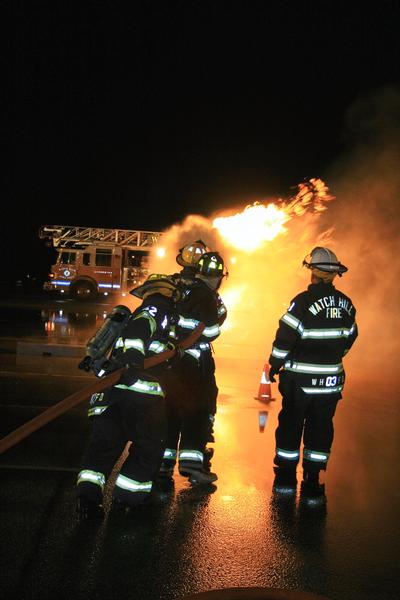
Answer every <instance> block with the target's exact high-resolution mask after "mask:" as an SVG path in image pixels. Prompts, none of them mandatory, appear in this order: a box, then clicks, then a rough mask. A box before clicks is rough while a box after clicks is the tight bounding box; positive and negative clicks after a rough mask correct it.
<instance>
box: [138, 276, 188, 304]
mask: <svg viewBox="0 0 400 600" xmlns="http://www.w3.org/2000/svg"><path fill="white" fill-rule="evenodd" d="M129 293H130V294H132V296H135V297H136V298H141V299H142V300H144V299H145V298H147V296H151V295H153V294H162V295H163V296H166V297H167V298H172V299H173V300H174V301H176V302H177V301H178V300H180V298H181V296H182V290H181V288H180V286H179V285H178V284H177V283H176V282H175V281H173V279H171V277H169V276H168V275H162V274H159V273H153V274H152V275H149V276H148V278H147V279H146V281H145V282H144V283H142V285H139V286H138V287H136V288H134V289H133V290H131V291H130V292H129Z"/></svg>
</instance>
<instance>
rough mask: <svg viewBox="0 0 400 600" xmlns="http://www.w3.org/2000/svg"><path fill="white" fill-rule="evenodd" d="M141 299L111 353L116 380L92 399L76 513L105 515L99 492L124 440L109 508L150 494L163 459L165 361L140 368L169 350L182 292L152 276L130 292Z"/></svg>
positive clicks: (131, 504)
mask: <svg viewBox="0 0 400 600" xmlns="http://www.w3.org/2000/svg"><path fill="white" fill-rule="evenodd" d="M131 294H133V295H134V296H137V297H139V298H141V299H142V300H143V302H142V304H141V306H140V307H139V308H137V309H136V310H135V311H134V312H133V313H132V315H131V316H130V318H129V320H128V322H127V325H126V326H125V328H124V329H123V331H122V333H121V334H120V337H119V338H118V339H117V340H116V342H115V345H114V349H113V351H112V354H111V357H112V358H111V360H110V363H111V364H110V367H109V369H108V370H105V373H104V374H106V375H107V374H108V373H110V372H112V371H113V370H115V369H119V368H121V367H125V371H124V372H123V374H122V376H121V378H120V380H119V381H118V383H117V384H115V385H114V386H112V387H111V388H108V389H106V391H105V392H104V393H100V394H94V395H93V396H92V398H91V401H90V405H89V411H88V415H89V418H90V420H91V422H92V434H91V438H90V440H89V446H88V449H87V450H86V452H85V454H84V456H83V458H82V462H81V469H80V472H79V474H78V480H77V511H78V518H80V519H86V518H92V517H101V516H102V515H103V507H102V504H103V491H104V487H105V485H106V483H107V480H108V478H109V476H110V474H111V471H112V469H113V468H114V465H115V464H116V462H117V461H118V459H119V458H120V457H121V455H122V453H123V452H124V450H125V447H126V445H127V443H128V442H132V443H131V445H130V446H129V447H128V449H127V456H126V459H125V461H124V462H123V464H122V466H121V468H120V471H119V473H118V476H117V479H116V482H115V486H114V489H113V510H116V511H120V510H124V511H125V509H129V508H131V507H134V506H136V505H138V504H141V503H143V502H144V501H145V500H147V499H148V498H149V494H150V492H151V489H152V485H153V480H154V478H155V476H156V474H157V472H158V469H159V467H160V464H161V460H162V456H163V450H164V447H165V435H166V412H165V391H164V388H163V385H162V373H163V371H164V370H165V369H166V368H168V364H167V363H166V362H164V363H161V364H160V365H158V366H156V367H152V368H150V369H146V370H144V369H143V363H144V359H145V358H148V357H151V356H154V354H158V353H160V352H163V351H164V350H166V349H168V347H169V340H170V331H171V326H172V324H173V323H174V322H175V318H176V312H175V311H176V302H177V301H178V300H179V298H180V291H179V288H178V286H177V285H176V283H175V282H173V281H172V280H170V279H169V278H168V277H167V276H164V275H150V276H149V278H148V279H147V281H146V282H145V283H144V284H142V285H141V286H139V287H138V288H135V289H134V290H132V291H131Z"/></svg>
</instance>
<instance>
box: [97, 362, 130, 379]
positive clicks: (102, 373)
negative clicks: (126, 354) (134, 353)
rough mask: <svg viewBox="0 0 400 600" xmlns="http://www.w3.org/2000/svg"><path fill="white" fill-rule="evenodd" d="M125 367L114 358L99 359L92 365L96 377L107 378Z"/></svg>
mask: <svg viewBox="0 0 400 600" xmlns="http://www.w3.org/2000/svg"><path fill="white" fill-rule="evenodd" d="M123 367H124V365H123V364H121V363H120V362H119V361H118V360H115V359H113V358H111V359H104V358H99V359H98V360H94V361H93V362H92V365H91V370H92V371H93V373H94V374H95V375H96V377H106V376H107V375H110V374H111V373H114V371H118V369H122V368H123Z"/></svg>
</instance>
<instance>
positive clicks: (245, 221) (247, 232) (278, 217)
mask: <svg viewBox="0 0 400 600" xmlns="http://www.w3.org/2000/svg"><path fill="white" fill-rule="evenodd" d="M289 219H290V216H289V215H288V214H287V213H286V212H285V211H283V210H280V209H279V208H278V207H277V206H275V204H272V203H270V204H268V205H267V206H264V205H263V204H260V203H259V202H255V203H254V204H253V205H248V206H246V208H245V209H244V211H243V212H241V213H237V214H236V215H233V216H231V217H218V218H216V219H214V221H213V227H215V228H216V229H218V231H219V232H220V234H221V235H222V237H223V238H224V239H225V240H226V241H227V242H229V243H230V244H231V245H232V246H234V247H235V248H238V249H240V250H248V251H252V250H255V248H258V246H259V245H260V244H261V243H262V242H265V241H270V240H273V239H274V238H275V237H276V236H277V235H278V234H279V233H283V232H285V231H286V229H285V227H284V223H285V222H286V221H288V220H289Z"/></svg>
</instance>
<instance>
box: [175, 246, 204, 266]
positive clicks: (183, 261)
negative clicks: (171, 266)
mask: <svg viewBox="0 0 400 600" xmlns="http://www.w3.org/2000/svg"><path fill="white" fill-rule="evenodd" d="M208 250H209V249H208V248H207V246H206V245H205V243H204V242H203V241H202V240H196V241H195V242H192V243H191V244H186V246H183V247H182V248H180V249H179V254H178V256H177V257H176V262H177V263H178V265H181V267H194V266H196V265H197V263H198V262H199V260H200V258H201V257H202V256H203V254H205V252H208Z"/></svg>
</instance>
